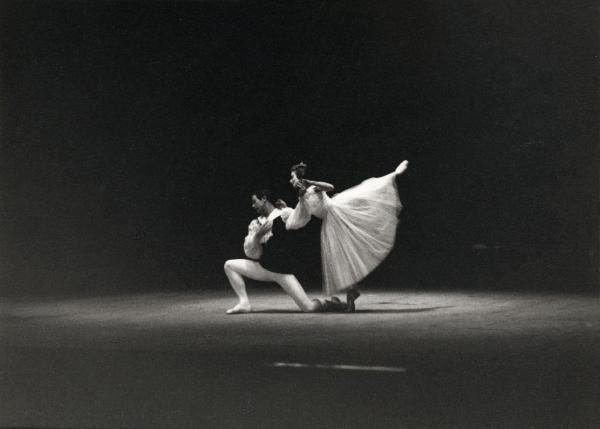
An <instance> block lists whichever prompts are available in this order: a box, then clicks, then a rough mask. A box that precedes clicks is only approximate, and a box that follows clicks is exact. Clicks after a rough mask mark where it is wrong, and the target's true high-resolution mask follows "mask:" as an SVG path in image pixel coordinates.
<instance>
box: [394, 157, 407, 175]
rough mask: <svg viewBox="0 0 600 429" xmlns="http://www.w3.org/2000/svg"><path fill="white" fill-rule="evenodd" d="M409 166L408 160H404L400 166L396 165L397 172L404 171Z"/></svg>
mask: <svg viewBox="0 0 600 429" xmlns="http://www.w3.org/2000/svg"><path fill="white" fill-rule="evenodd" d="M407 168H408V161H407V160H404V161H402V162H401V163H400V165H399V166H398V167H396V174H402V173H404V172H405V171H406V169H407Z"/></svg>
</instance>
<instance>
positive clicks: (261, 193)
mask: <svg viewBox="0 0 600 429" xmlns="http://www.w3.org/2000/svg"><path fill="white" fill-rule="evenodd" d="M252 195H256V198H258V199H259V200H262V199H263V198H266V200H267V201H268V202H270V203H271V204H274V203H275V197H274V196H273V192H271V190H270V189H259V190H257V191H255V192H254V193H253V194H252Z"/></svg>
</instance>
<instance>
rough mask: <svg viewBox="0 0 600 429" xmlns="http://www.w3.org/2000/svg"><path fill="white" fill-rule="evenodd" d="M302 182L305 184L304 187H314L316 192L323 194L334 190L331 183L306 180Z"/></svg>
mask: <svg viewBox="0 0 600 429" xmlns="http://www.w3.org/2000/svg"><path fill="white" fill-rule="evenodd" d="M303 182H304V183H305V185H306V186H307V187H308V186H314V187H315V188H317V189H316V190H317V191H324V192H331V191H333V190H334V189H335V186H333V185H332V184H331V183H327V182H317V181H315V180H308V179H303Z"/></svg>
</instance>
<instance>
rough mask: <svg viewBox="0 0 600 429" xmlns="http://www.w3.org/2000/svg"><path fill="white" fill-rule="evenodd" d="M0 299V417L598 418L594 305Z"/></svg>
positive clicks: (344, 424) (539, 421)
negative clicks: (348, 309) (309, 307)
mask: <svg viewBox="0 0 600 429" xmlns="http://www.w3.org/2000/svg"><path fill="white" fill-rule="evenodd" d="M250 294H251V300H252V301H253V307H254V312H253V313H251V314H244V315H235V316H227V315H225V314H224V311H225V310H226V309H227V308H229V307H231V306H232V305H233V304H235V302H236V299H235V297H234V295H233V292H231V291H228V290H223V291H207V292H178V293H176V292H174V293H160V294H157V293H152V294H135V295H133V294H130V295H120V296H103V297H79V298H35V299H34V298H28V299H25V298H20V299H3V301H2V313H1V331H0V337H1V347H2V353H1V356H0V358H1V367H0V370H1V380H0V425H1V426H5V427H6V426H8V427H54V428H57V427H61V428H62V427H87V428H92V427H94V428H96V427H98V428H113V427H118V428H126V427H127V428H128V427H136V428H141V427H144V428H150V427H160V428H172V427H190V428H200V427H202V428H205V427H206V428H242V427H244V428H271V427H272V428H284V427H285V428H304V427H315V428H338V427H339V428H364V427H371V428H379V427H389V428H540V429H545V428H578V429H579V428H597V427H600V409H599V408H600V407H599V406H598V404H600V365H599V362H600V301H599V299H598V297H593V296H583V295H565V294H526V293H494V292H489V293H487V292H486V293H483V292H419V291H398V292H390V291H376V290H372V289H369V290H366V289H365V290H364V291H363V295H362V296H361V297H360V298H359V300H358V301H357V309H358V311H357V313H354V314H303V313H301V312H299V311H298V310H297V308H296V307H295V305H294V303H293V302H292V301H291V299H290V298H288V297H287V296H286V295H285V294H283V292H280V291H279V290H278V289H276V287H275V286H274V287H273V288H272V289H270V290H269V289H261V290H251V291H250Z"/></svg>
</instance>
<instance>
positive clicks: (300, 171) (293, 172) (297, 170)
mask: <svg viewBox="0 0 600 429" xmlns="http://www.w3.org/2000/svg"><path fill="white" fill-rule="evenodd" d="M306 168H307V165H306V164H305V163H303V162H300V163H299V164H294V165H292V168H290V177H291V178H290V183H291V184H292V186H293V187H294V188H296V189H299V190H305V189H306V185H305V183H304V174H305V173H306Z"/></svg>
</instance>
